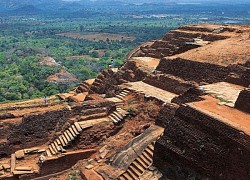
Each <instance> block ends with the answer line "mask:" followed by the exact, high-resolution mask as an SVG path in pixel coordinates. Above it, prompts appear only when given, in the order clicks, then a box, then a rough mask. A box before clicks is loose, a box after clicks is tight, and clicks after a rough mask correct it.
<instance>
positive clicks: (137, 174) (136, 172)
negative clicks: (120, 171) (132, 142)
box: [128, 166, 141, 177]
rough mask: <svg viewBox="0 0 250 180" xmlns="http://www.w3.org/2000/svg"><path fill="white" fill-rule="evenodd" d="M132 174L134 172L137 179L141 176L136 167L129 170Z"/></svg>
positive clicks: (130, 167)
mask: <svg viewBox="0 0 250 180" xmlns="http://www.w3.org/2000/svg"><path fill="white" fill-rule="evenodd" d="M128 169H130V170H131V171H132V172H134V174H135V175H136V177H139V176H140V175H141V173H140V171H139V170H138V169H137V168H136V167H134V166H129V168H128Z"/></svg>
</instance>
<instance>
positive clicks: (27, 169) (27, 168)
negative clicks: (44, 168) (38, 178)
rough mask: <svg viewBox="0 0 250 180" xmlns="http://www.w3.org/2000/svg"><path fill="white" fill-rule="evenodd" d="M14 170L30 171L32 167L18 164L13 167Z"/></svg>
mask: <svg viewBox="0 0 250 180" xmlns="http://www.w3.org/2000/svg"><path fill="white" fill-rule="evenodd" d="M15 170H16V171H32V167H29V166H18V167H16V168H15Z"/></svg>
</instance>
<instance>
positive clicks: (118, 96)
mask: <svg viewBox="0 0 250 180" xmlns="http://www.w3.org/2000/svg"><path fill="white" fill-rule="evenodd" d="M129 93H130V90H127V89H123V90H122V91H121V92H120V93H119V94H117V95H116V96H115V97H117V98H119V99H121V100H124V98H125V97H126V96H127V95H129Z"/></svg>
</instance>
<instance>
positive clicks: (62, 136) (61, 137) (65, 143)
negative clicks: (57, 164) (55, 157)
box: [59, 135, 68, 147]
mask: <svg viewBox="0 0 250 180" xmlns="http://www.w3.org/2000/svg"><path fill="white" fill-rule="evenodd" d="M59 139H60V141H61V143H62V145H63V147H65V146H67V144H68V142H67V140H66V138H65V137H64V135H61V136H59Z"/></svg>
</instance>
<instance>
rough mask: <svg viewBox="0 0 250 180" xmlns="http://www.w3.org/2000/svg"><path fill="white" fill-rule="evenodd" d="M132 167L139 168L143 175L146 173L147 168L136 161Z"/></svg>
mask: <svg viewBox="0 0 250 180" xmlns="http://www.w3.org/2000/svg"><path fill="white" fill-rule="evenodd" d="M131 165H132V166H134V167H135V168H137V169H138V170H139V171H140V173H141V174H142V173H143V172H144V171H145V168H144V167H143V166H142V165H141V164H139V163H137V162H136V161H134V162H133V163H132V164H131Z"/></svg>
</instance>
